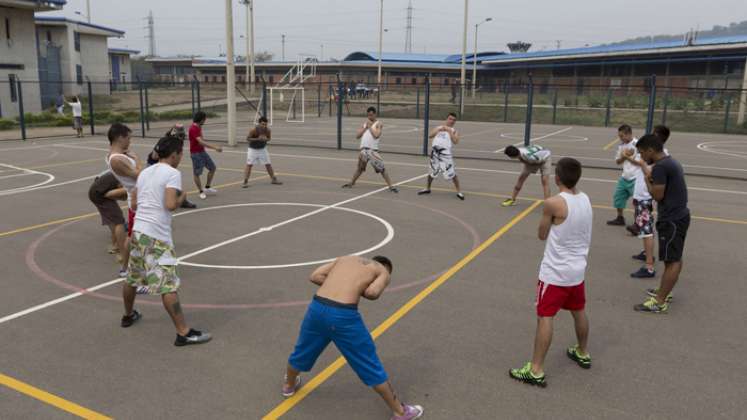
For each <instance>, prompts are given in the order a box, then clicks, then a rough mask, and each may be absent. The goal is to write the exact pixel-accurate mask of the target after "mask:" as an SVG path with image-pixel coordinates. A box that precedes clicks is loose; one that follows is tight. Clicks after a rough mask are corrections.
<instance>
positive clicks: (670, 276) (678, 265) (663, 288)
mask: <svg viewBox="0 0 747 420" xmlns="http://www.w3.org/2000/svg"><path fill="white" fill-rule="evenodd" d="M680 271H682V261H667V262H665V263H664V274H663V275H662V276H661V283H660V284H659V291H658V292H657V293H656V301H657V302H658V303H659V304H660V305H663V304H664V302H665V299H666V297H667V296H669V294H670V293H672V290H673V289H674V285H675V284H677V280H679V278H680Z"/></svg>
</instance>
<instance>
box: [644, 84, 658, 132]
mask: <svg viewBox="0 0 747 420" xmlns="http://www.w3.org/2000/svg"><path fill="white" fill-rule="evenodd" d="M649 80H650V84H651V93H650V94H649V96H648V116H647V118H646V134H650V133H651V132H652V131H653V130H654V110H655V109H656V75H655V74H652V75H651V78H650V79H649Z"/></svg>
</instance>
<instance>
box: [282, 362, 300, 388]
mask: <svg viewBox="0 0 747 420" xmlns="http://www.w3.org/2000/svg"><path fill="white" fill-rule="evenodd" d="M299 374H301V371H299V370H296V369H295V368H293V366H291V365H290V363H288V367H286V368H285V387H286V389H294V388H295V387H296V381H297V380H298V379H296V378H298V375H299Z"/></svg>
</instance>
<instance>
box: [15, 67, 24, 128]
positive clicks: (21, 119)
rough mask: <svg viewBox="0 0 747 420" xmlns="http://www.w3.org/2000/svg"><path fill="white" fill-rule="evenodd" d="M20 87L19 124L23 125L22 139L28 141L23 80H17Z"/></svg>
mask: <svg viewBox="0 0 747 420" xmlns="http://www.w3.org/2000/svg"><path fill="white" fill-rule="evenodd" d="M16 84H17V86H18V113H19V114H20V115H18V123H19V124H20V125H21V139H23V140H26V115H25V114H24V111H23V85H22V84H21V79H17V80H16Z"/></svg>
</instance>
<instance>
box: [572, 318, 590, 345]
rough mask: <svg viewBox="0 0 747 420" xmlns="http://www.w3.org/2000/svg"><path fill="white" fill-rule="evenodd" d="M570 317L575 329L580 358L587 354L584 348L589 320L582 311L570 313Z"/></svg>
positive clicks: (587, 339) (587, 335) (587, 336)
mask: <svg viewBox="0 0 747 420" xmlns="http://www.w3.org/2000/svg"><path fill="white" fill-rule="evenodd" d="M571 315H573V326H574V327H575V329H576V339H577V340H578V353H579V355H580V356H587V355H588V354H589V351H588V349H587V348H586V346H587V344H588V342H589V319H588V318H587V317H586V312H585V311H584V310H583V309H582V310H580V311H571Z"/></svg>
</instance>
